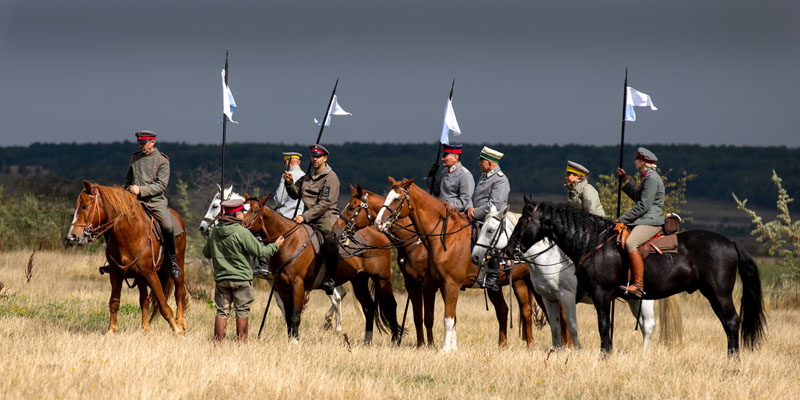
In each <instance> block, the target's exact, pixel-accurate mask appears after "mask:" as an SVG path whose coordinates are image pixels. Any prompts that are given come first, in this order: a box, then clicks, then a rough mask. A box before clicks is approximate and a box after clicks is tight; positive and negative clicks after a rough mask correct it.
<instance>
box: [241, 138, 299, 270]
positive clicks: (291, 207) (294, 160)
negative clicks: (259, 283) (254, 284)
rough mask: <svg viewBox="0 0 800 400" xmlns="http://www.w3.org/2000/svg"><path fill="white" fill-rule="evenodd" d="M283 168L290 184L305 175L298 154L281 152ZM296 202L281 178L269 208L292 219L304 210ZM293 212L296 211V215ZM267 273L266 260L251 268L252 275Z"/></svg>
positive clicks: (263, 259)
mask: <svg viewBox="0 0 800 400" xmlns="http://www.w3.org/2000/svg"><path fill="white" fill-rule="evenodd" d="M283 166H284V171H289V173H291V174H292V180H293V182H292V183H294V182H297V180H298V179H300V177H302V176H303V175H305V174H306V173H305V172H303V169H302V168H300V153H297V152H294V151H286V152H283ZM298 202H300V200H296V199H293V198H291V197H289V195H288V194H287V193H286V187H285V186H284V184H283V176H281V182H280V183H279V184H278V188H277V189H275V194H274V195H273V196H272V197H271V198H270V201H269V203H270V204H269V206H270V207H272V208H274V209H275V211H277V212H278V214H280V215H283V216H284V217H286V218H294V216H295V215H300V214H302V213H303V211H304V209H305V208H304V207H303V203H302V202H300V205H299V206H298V205H297V203H298ZM295 210H296V211H297V213H296V214H295ZM269 273H270V272H269V262H268V259H267V258H259V259H258V265H256V267H255V268H253V275H255V276H260V277H266V276H269Z"/></svg>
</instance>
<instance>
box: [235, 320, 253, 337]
mask: <svg viewBox="0 0 800 400" xmlns="http://www.w3.org/2000/svg"><path fill="white" fill-rule="evenodd" d="M249 320H250V319H249V318H247V317H245V318H236V335H237V336H239V343H247V323H248V321H249Z"/></svg>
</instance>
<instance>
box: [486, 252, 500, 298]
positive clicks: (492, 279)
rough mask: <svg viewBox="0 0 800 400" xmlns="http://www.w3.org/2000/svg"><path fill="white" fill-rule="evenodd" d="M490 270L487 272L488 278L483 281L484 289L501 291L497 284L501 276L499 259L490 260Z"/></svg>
mask: <svg viewBox="0 0 800 400" xmlns="http://www.w3.org/2000/svg"><path fill="white" fill-rule="evenodd" d="M488 266H489V269H488V270H487V271H486V277H485V278H484V281H483V287H485V288H486V289H489V290H491V291H493V292H496V291H499V290H500V285H498V284H497V281H498V277H499V275H500V260H499V259H498V258H497V257H492V258H490V259H489V264H488Z"/></svg>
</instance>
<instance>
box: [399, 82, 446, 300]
mask: <svg viewBox="0 0 800 400" xmlns="http://www.w3.org/2000/svg"><path fill="white" fill-rule="evenodd" d="M455 87H456V78H453V83H452V84H451V85H450V97H448V100H450V101H453V89H455ZM446 112H447V111H446V110H445V113H446ZM445 115H446V114H445ZM448 135H449V133H448ZM441 157H442V140H441V138H440V139H439V148H438V149H437V150H436V159H435V160H433V165H432V166H431V169H430V170H429V171H428V179H429V180H430V187H429V188H428V193H430V194H433V191H434V188H435V187H436V174H437V172H439V159H440V158H441ZM406 307H407V305H406Z"/></svg>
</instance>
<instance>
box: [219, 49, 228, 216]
mask: <svg viewBox="0 0 800 400" xmlns="http://www.w3.org/2000/svg"><path fill="white" fill-rule="evenodd" d="M225 86H226V87H227V86H228V49H225ZM222 95H223V96H227V95H228V94H227V93H225V91H224V90H223V93H222ZM223 101H224V100H223ZM227 125H228V116H227V115H225V110H222V173H221V174H220V178H219V187H220V193H219V199H220V201H223V200H225V199H223V198H222V194H223V193H224V190H225V133H226V132H225V128H226V127H227Z"/></svg>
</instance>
